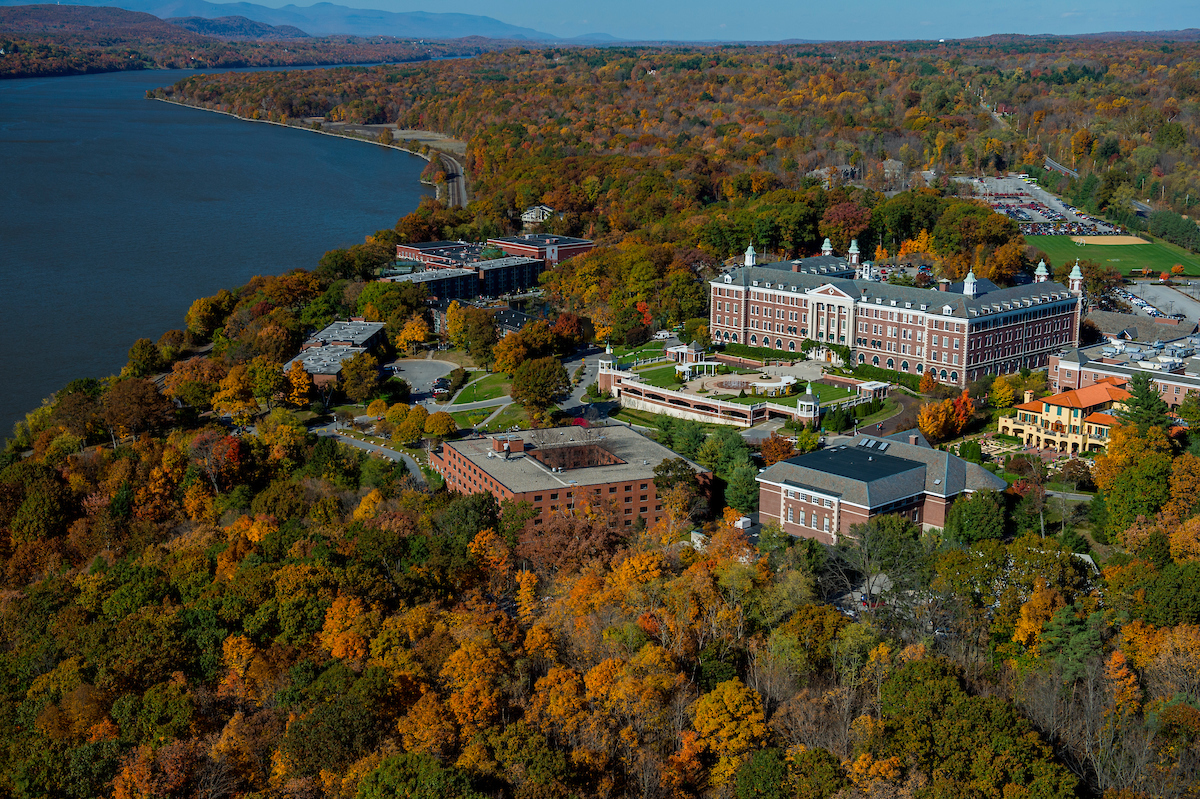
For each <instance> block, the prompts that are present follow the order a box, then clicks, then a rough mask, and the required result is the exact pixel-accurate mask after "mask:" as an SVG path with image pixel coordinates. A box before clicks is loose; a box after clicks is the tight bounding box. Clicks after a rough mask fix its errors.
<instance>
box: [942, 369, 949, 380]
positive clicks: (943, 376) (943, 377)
mask: <svg viewBox="0 0 1200 799" xmlns="http://www.w3.org/2000/svg"><path fill="white" fill-rule="evenodd" d="M947 377H949V375H947V374H946V370H945V369H943V370H942V379H943V380H945V379H946V378H947Z"/></svg>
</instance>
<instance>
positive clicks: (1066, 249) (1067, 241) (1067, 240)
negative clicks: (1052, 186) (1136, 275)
mask: <svg viewBox="0 0 1200 799" xmlns="http://www.w3.org/2000/svg"><path fill="white" fill-rule="evenodd" d="M1025 243H1026V244H1029V245H1031V246H1033V247H1037V248H1039V249H1041V250H1044V251H1045V253H1046V255H1048V256H1050V260H1051V261H1052V262H1053V263H1054V264H1055V265H1059V264H1066V263H1069V264H1073V263H1075V259H1076V258H1082V259H1088V260H1092V261H1095V262H1097V263H1099V264H1103V265H1105V266H1111V267H1115V268H1116V269H1119V270H1120V272H1121V274H1123V275H1128V274H1130V273H1132V272H1133V270H1134V269H1141V268H1142V267H1149V268H1150V269H1152V270H1154V273H1155V275H1156V276H1157V275H1158V274H1159V273H1161V272H1170V271H1171V267H1172V266H1174V265H1175V264H1183V269H1184V274H1186V275H1192V276H1196V275H1200V257H1197V256H1195V255H1192V254H1191V253H1189V252H1187V251H1186V250H1183V249H1181V248H1180V247H1176V246H1175V245H1174V244H1167V243H1165V242H1159V241H1156V242H1147V243H1146V244H1084V245H1079V244H1076V243H1075V242H1073V241H1071V237H1070V236H1026V237H1025Z"/></svg>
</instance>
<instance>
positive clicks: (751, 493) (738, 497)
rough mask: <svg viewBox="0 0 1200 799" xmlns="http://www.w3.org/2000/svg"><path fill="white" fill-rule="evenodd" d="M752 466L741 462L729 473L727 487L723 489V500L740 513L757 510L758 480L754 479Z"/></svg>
mask: <svg viewBox="0 0 1200 799" xmlns="http://www.w3.org/2000/svg"><path fill="white" fill-rule="evenodd" d="M754 476H755V472H754V467H753V466H751V465H750V464H749V463H743V464H742V465H741V466H738V467H736V468H735V469H734V470H733V472H732V473H731V474H730V475H729V487H728V488H726V489H725V502H726V503H727V504H728V505H729V506H730V507H732V508H735V509H737V510H739V511H741V512H742V513H753V512H754V511H756V510H758V481H756V480H755V479H754Z"/></svg>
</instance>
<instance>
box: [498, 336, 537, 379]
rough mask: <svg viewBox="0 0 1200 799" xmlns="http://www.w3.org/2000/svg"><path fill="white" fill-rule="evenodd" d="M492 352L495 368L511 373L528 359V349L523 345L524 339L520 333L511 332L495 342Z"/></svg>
mask: <svg viewBox="0 0 1200 799" xmlns="http://www.w3.org/2000/svg"><path fill="white" fill-rule="evenodd" d="M492 354H493V357H494V358H495V359H496V360H495V363H494V364H493V366H494V368H495V370H496V371H497V372H504V373H505V374H508V375H511V374H513V373H514V372H516V371H517V368H518V367H519V366H520V365H521V364H523V363H525V361H526V360H528V358H529V349H528V348H527V347H526V346H525V340H524V339H523V338H522V337H521V335H520V334H513V335H509V336H505V337H504V338H502V339H500V340H499V341H498V342H496V346H495V347H494V348H493V349H492Z"/></svg>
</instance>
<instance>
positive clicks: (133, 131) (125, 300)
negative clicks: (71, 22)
mask: <svg viewBox="0 0 1200 799" xmlns="http://www.w3.org/2000/svg"><path fill="white" fill-rule="evenodd" d="M189 74H194V73H192V72H190V71H153V72H128V73H113V74H105V75H87V76H81V77H69V78H46V79H27V80H10V81H0V376H2V377H0V439H3V438H4V437H5V436H6V435H7V434H8V432H9V431H10V430H11V429H12V425H13V423H14V422H15V421H16V420H18V419H20V418H22V417H23V416H24V414H25V412H26V411H28V410H30V409H31V408H34V407H36V406H37V405H39V404H40V403H41V401H42V398H44V397H47V396H49V395H50V394H52V393H53V392H54V391H56V390H57V389H59V388H61V387H62V386H63V385H64V384H65V383H67V382H68V381H70V380H72V379H74V378H76V377H103V376H106V375H110V374H115V373H116V372H118V371H120V369H121V367H122V366H123V365H124V364H125V361H126V356H127V353H128V351H129V347H130V345H132V344H133V342H134V341H135V340H136V339H138V338H141V337H147V338H151V339H154V340H157V339H158V337H159V336H160V335H161V334H162V333H163V332H164V331H166V330H169V329H171V328H182V327H183V326H184V314H185V313H186V312H187V309H188V306H189V305H191V303H192V300H194V299H195V298H197V297H201V296H205V295H209V294H214V293H216V292H217V291H218V290H220V289H222V288H233V287H235V286H239V285H241V284H243V283H245V282H246V280H248V279H249V278H250V277H252V276H253V275H257V274H278V273H280V272H284V271H286V270H288V269H291V268H293V267H297V266H300V267H305V268H315V267H316V265H317V261H318V260H319V259H320V257H321V255H322V254H323V253H324V252H325V251H326V250H329V249H333V248H335V247H345V246H349V245H351V244H357V243H360V242H362V241H363V237H364V236H366V235H368V234H370V233H373V232H374V231H376V230H378V229H380V228H383V227H391V226H392V225H394V224H395V223H396V220H397V219H399V218H400V217H402V216H404V215H405V214H407V213H409V212H410V211H412V210H413V209H414V208H416V207H417V204H418V202H419V201H420V199H421V197H422V196H425V195H427V194H428V193H429V191H428V190H426V189H425V188H424V187H422V186H420V184H419V183H418V178H419V176H420V173H421V170H422V169H423V168H424V166H425V162H424V161H422V160H421V159H419V158H417V157H416V156H412V155H409V154H406V153H402V152H399V151H396V150H387V149H384V148H382V147H376V146H374V145H371V144H367V143H364V142H356V141H350V140H345V139H339V138H334V137H331V136H321V135H318V134H315V133H308V132H305V131H301V130H289V129H286V128H282V127H279V126H276V125H264V124H260V123H253V122H244V121H241V120H237V119H234V118H232V117H228V116H224V115H221V114H214V113H210V112H207V111H200V110H195V109H189V108H183V107H179V106H174V105H170V104H168V103H162V102H156V101H153V100H147V99H145V92H146V90H147V89H151V88H155V87H158V86H166V85H169V84H171V83H174V82H175V81H177V80H179V79H180V78H182V77H185V76H186V75H189Z"/></svg>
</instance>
